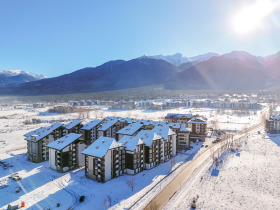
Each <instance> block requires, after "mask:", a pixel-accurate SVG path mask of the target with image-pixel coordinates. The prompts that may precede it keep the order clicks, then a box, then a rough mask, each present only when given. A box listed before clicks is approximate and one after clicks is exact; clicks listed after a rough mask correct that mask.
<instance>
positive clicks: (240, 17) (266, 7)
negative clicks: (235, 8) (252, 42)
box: [232, 0, 276, 34]
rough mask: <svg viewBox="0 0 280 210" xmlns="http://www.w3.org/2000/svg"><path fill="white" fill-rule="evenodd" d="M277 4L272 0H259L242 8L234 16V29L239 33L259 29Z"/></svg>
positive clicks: (247, 32)
mask: <svg viewBox="0 0 280 210" xmlns="http://www.w3.org/2000/svg"><path fill="white" fill-rule="evenodd" d="M275 6H276V5H275V4H273V2H272V1H271V0H258V1H256V2H255V3H254V4H252V5H249V6H246V7H244V8H242V9H241V10H240V11H239V12H238V13H237V14H236V15H235V16H234V18H233V22H232V23H233V29H234V31H235V32H236V33H238V34H249V33H252V32H253V31H255V30H257V29H258V28H260V27H261V25H262V24H263V21H264V19H265V18H266V17H267V16H269V15H270V14H271V13H272V12H273V10H274V9H275Z"/></svg>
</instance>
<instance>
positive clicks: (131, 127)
mask: <svg viewBox="0 0 280 210" xmlns="http://www.w3.org/2000/svg"><path fill="white" fill-rule="evenodd" d="M142 127H143V124H140V123H132V124H130V125H128V126H126V127H124V128H123V129H121V130H119V131H118V132H117V133H119V134H124V135H133V134H134V133H135V132H136V131H138V130H139V129H140V128H142Z"/></svg>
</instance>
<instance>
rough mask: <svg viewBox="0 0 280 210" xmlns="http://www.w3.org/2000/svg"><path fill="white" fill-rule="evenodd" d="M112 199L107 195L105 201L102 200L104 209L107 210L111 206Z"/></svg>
mask: <svg viewBox="0 0 280 210" xmlns="http://www.w3.org/2000/svg"><path fill="white" fill-rule="evenodd" d="M111 203H112V199H111V197H110V196H109V195H108V196H107V197H106V198H105V199H104V209H108V208H109V207H110V206H111V205H112V204H111Z"/></svg>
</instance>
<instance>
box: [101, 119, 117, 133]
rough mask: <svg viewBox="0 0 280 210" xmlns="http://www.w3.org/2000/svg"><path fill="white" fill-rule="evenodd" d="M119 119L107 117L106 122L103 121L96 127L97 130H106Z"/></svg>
mask: <svg viewBox="0 0 280 210" xmlns="http://www.w3.org/2000/svg"><path fill="white" fill-rule="evenodd" d="M118 121H119V120H118V119H109V120H108V121H107V122H105V123H103V124H102V126H101V127H100V128H98V130H99V131H106V130H108V129H109V128H110V127H112V126H113V125H115V124H116V123H117V122H118Z"/></svg>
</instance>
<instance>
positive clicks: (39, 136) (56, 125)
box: [25, 122, 63, 141]
mask: <svg viewBox="0 0 280 210" xmlns="http://www.w3.org/2000/svg"><path fill="white" fill-rule="evenodd" d="M61 126H63V124H62V123H59V122H57V123H54V124H53V125H51V126H48V127H45V128H43V129H40V130H38V131H36V132H34V133H33V134H31V135H29V136H27V137H26V138H25V140H27V141H39V140H40V139H42V138H44V137H46V136H47V135H49V134H51V133H52V132H53V131H54V130H56V129H58V128H59V127H61ZM29 133H31V132H29ZM32 136H33V137H34V138H35V139H32Z"/></svg>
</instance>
